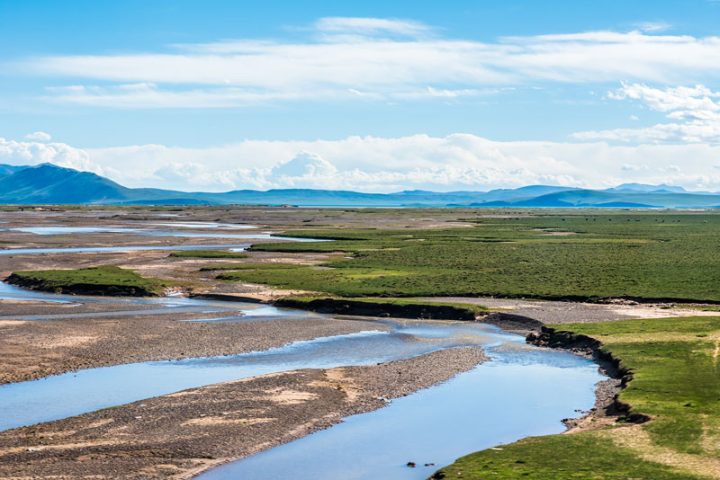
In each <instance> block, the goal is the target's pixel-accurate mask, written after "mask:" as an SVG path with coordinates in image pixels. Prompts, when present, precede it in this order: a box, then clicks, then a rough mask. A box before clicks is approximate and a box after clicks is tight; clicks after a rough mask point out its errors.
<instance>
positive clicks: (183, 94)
mask: <svg viewBox="0 0 720 480" xmlns="http://www.w3.org/2000/svg"><path fill="white" fill-rule="evenodd" d="M645 30H651V31H655V32H657V31H658V30H657V25H655V26H654V27H653V26H652V25H650V24H648V25H646V28H645ZM312 32H313V35H314V36H313V35H311V36H310V37H309V38H308V39H307V40H306V41H298V42H290V41H279V40H277V41H273V40H257V39H240V40H231V41H223V42H215V43H206V44H196V45H179V46H177V45H176V46H175V47H174V49H173V50H171V51H169V52H167V53H136V54H117V55H68V56H49V57H42V58H33V59H28V60H26V61H24V62H21V63H20V64H16V65H15V68H16V69H19V70H20V71H21V72H25V73H30V74H35V75H48V76H57V77H70V78H73V81H74V82H78V81H80V83H81V84H80V85H75V86H70V87H64V88H55V89H52V90H50V91H49V92H50V95H51V96H53V97H54V98H55V99H56V100H58V101H62V102H71V103H72V102H74V103H79V104H83V105H99V106H121V107H132V108H137V107H173V106H182V107H223V106H228V105H230V106H237V105H245V104H248V103H258V102H277V101H293V100H306V99H310V100H319V99H322V100H356V101H357V100H386V99H400V100H411V99H418V98H425V99H432V98H437V97H442V98H447V97H448V96H458V95H468V94H476V93H477V92H482V91H487V89H488V88H496V87H505V86H509V85H524V84H538V83H540V82H571V83H602V82H619V81H621V80H624V81H630V82H661V83H666V84H667V83H675V84H680V83H688V82H699V81H707V80H708V79H709V78H712V79H716V78H718V77H720V37H704V38H697V37H693V36H687V35H682V36H681V35H658V34H647V33H643V32H640V31H633V32H627V33H620V32H609V31H600V32H580V33H567V34H553V35H537V36H525V37H505V38H500V39H499V40H497V41H495V42H479V41H475V40H466V39H456V38H446V37H442V36H439V35H436V34H431V32H433V30H432V28H431V27H429V26H427V25H423V24H421V23H418V22H413V21H410V20H400V19H382V18H345V17H340V18H337V17H331V18H324V19H320V20H318V21H317V22H316V23H315V24H314V28H313V30H312ZM94 82H101V84H102V85H103V86H97V85H92V83H94ZM358 93H361V94H360V95H358ZM438 93H441V95H438ZM442 93H448V94H449V95H442Z"/></svg>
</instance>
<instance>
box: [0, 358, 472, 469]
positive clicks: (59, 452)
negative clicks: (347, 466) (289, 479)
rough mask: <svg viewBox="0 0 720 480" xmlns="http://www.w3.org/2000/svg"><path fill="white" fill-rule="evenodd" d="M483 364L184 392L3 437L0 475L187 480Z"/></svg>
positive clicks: (447, 363) (403, 365)
mask: <svg viewBox="0 0 720 480" xmlns="http://www.w3.org/2000/svg"><path fill="white" fill-rule="evenodd" d="M484 360H486V357H485V355H484V354H483V352H482V350H480V349H478V348H454V349H448V350H442V351H437V352H434V353H431V354H428V355H424V356H421V357H416V358H413V359H409V360H402V361H397V362H391V363H387V364H380V365H374V366H367V367H346V368H336V369H328V370H298V371H292V372H287V373H281V374H273V375H265V376H261V377H255V378H251V379H246V380H242V381H236V382H229V383H223V384H217V385H211V386H208V387H203V388H198V389H191V390H186V391H183V392H178V393H175V394H171V395H166V396H162V397H156V398H152V399H148V400H143V401H140V402H135V403H132V404H129V405H124V406H121V407H117V408H111V409H106V410H101V411H98V412H94V413H90V414H86V415H82V416H78V417H72V418H68V419H64V420H60V421H55V422H49V423H44V424H40V425H36V426H32V427H24V428H20V429H15V430H9V431H7V432H2V433H0V477H2V478H28V473H29V472H32V474H31V475H32V478H47V479H49V478H53V479H57V478H63V479H64V478H93V479H114V478H127V479H154V478H176V479H184V478H190V477H191V476H193V475H195V474H197V473H199V472H201V471H203V470H206V469H208V468H211V467H213V466H216V465H219V464H221V463H225V462H228V461H231V460H233V459H237V458H241V457H244V456H247V455H250V454H252V453H255V452H258V451H260V450H264V449H267V448H270V447H272V446H275V445H278V444H281V443H286V442H289V441H291V440H294V439H296V438H299V437H302V436H304V435H307V434H309V433H312V432H313V431H316V430H319V429H323V428H327V427H329V426H331V425H333V424H335V423H338V422H340V421H341V420H342V418H344V417H346V416H349V415H353V414H357V413H362V412H367V411H370V410H374V409H377V408H380V407H382V406H384V405H385V404H386V400H385V399H391V398H396V397H400V396H403V395H407V394H410V393H412V392H415V391H417V390H419V389H422V388H426V387H429V386H432V385H434V384H437V383H440V382H443V381H445V380H448V379H449V378H451V377H453V376H454V375H456V374H457V373H460V372H462V371H467V370H470V369H471V368H473V367H474V366H475V365H477V364H478V363H481V362H483V361H484Z"/></svg>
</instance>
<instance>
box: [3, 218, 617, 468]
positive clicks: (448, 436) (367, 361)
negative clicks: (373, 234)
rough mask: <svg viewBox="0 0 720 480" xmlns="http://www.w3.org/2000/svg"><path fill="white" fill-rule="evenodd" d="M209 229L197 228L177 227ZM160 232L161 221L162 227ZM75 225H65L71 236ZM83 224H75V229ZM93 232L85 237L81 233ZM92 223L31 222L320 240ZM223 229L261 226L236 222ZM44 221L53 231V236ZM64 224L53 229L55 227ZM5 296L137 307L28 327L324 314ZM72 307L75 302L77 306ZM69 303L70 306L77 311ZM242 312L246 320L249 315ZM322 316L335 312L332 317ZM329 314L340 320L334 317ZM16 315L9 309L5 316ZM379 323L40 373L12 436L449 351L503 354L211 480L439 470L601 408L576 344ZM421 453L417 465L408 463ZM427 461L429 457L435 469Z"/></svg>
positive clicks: (11, 411) (16, 389)
mask: <svg viewBox="0 0 720 480" xmlns="http://www.w3.org/2000/svg"><path fill="white" fill-rule="evenodd" d="M170 225H172V226H175V227H179V228H188V229H190V228H215V227H210V226H207V225H211V224H203V225H205V226H203V227H198V224H197V223H192V222H190V223H187V227H182V226H180V225H179V224H169V223H168V226H170ZM158 226H161V225H158ZM61 228H65V230H59V229H61ZM67 228H74V229H75V231H72V232H71V231H68V230H67ZM80 228H82V229H84V230H82V231H80V230H78V229H80ZM89 228H91V227H32V231H31V229H30V228H26V229H24V230H25V231H28V233H34V234H37V235H56V234H63V233H78V234H85V233H118V234H125V233H131V234H133V233H134V234H142V235H150V236H179V237H188V236H189V237H195V236H197V237H211V238H215V237H222V238H248V239H250V238H254V239H256V238H266V237H267V238H272V239H278V240H288V241H317V240H315V239H305V238H302V239H300V238H292V237H274V236H273V237H270V235H269V234H268V233H265V232H260V233H257V234H250V233H248V234H247V235H246V234H205V233H193V232H163V231H155V230H140V229H132V228H124V227H108V228H106V229H101V230H97V231H88V229H89ZM221 228H228V229H229V228H238V229H241V228H251V226H248V227H245V226H234V227H221ZM42 229H45V230H42ZM48 229H51V230H48ZM248 246H249V244H240V245H227V244H224V245H181V246H165V245H163V246H147V245H144V246H143V245H139V246H129V247H128V246H117V247H116V246H113V247H77V248H29V249H23V248H18V249H4V250H0V255H10V254H43V253H66V252H123V251H132V250H197V249H239V250H242V249H244V248H247V247H248ZM0 299H12V300H40V301H45V302H55V303H59V304H60V303H61V304H82V303H104V302H107V303H112V304H127V305H128V308H127V309H126V310H121V311H116V310H113V311H111V312H103V313H84V312H77V313H75V312H73V311H72V308H70V306H68V305H64V306H63V310H62V311H60V308H58V312H57V313H51V314H46V315H25V316H21V317H18V316H14V317H11V316H7V318H8V319H10V318H14V319H22V320H28V321H44V320H62V319H81V318H86V317H98V316H101V315H102V316H118V317H122V316H134V315H139V314H143V315H151V314H154V313H157V314H167V313H190V314H192V313H198V314H199V313H202V314H215V313H217V316H215V317H214V318H209V319H191V320H189V321H200V322H203V321H204V322H213V321H258V320H262V319H266V318H275V319H277V318H281V319H287V320H292V319H294V318H306V317H307V316H308V315H315V316H321V315H318V314H311V313H308V312H304V311H299V310H291V309H278V308H275V307H272V306H267V305H259V304H252V303H242V302H223V301H216V300H201V299H188V298H182V297H167V298H118V297H112V298H104V297H87V296H75V295H57V294H50V293H43V292H34V291H28V290H24V289H19V288H16V287H13V286H10V285H7V284H4V283H0ZM66 307H68V308H66ZM66 310H67V311H66ZM238 313H240V315H239V316H238ZM321 317H323V316H321ZM324 317H325V318H327V321H329V322H331V321H333V319H332V317H330V316H324ZM2 318H4V317H1V316H0V319H2ZM372 321H373V322H375V324H376V325H377V328H370V329H367V330H364V331H360V332H356V333H351V334H345V335H334V336H328V337H320V338H315V339H311V340H304V341H297V342H293V343H290V344H287V345H283V346H280V347H277V348H271V349H268V350H264V351H257V352H248V353H242V354H237V355H230V356H222V357H205V358H192V359H184V360H173V361H152V362H139V363H131V364H124V365H116V366H109V367H102V368H91V369H84V370H79V371H76V372H70V373H66V374H61V375H56V376H51V377H46V378H43V379H40V380H34V381H27V382H18V383H13V384H7V385H1V386H0V430H7V429H11V428H16V427H21V426H27V425H33V424H36V423H40V422H47V421H51V420H57V419H62V418H66V417H70V416H74V415H79V414H83V413H87V412H92V411H96V410H99V409H102V408H108V407H113V406H118V405H123V404H127V403H130V402H134V401H139V400H143V399H147V398H150V397H155V396H159V395H166V394H169V393H173V392H177V391H180V390H185V389H188V388H196V387H202V386H206V385H211V384H216V383H219V382H225V381H232V380H239V379H244V378H249V377H253V376H257V375H263V374H268V373H275V372H283V371H290V370H296V369H301V368H333V367H340V366H356V365H373V364H377V363H381V362H390V361H394V360H402V359H408V358H412V357H416V356H419V355H424V354H427V353H431V352H434V351H438V350H443V349H447V348H457V347H467V346H474V347H481V348H483V349H484V350H485V352H486V353H487V354H488V356H489V357H490V360H489V361H488V362H486V363H484V364H481V365H478V366H477V367H475V368H474V369H472V370H471V371H469V372H465V373H463V374H460V375H458V376H456V377H455V378H453V379H451V380H449V381H447V382H445V383H443V384H440V385H437V386H434V387H432V388H429V389H425V390H422V391H419V392H416V393H414V394H411V395H409V396H407V397H403V398H400V399H396V400H393V401H392V402H391V403H390V404H389V405H388V406H387V407H385V408H382V409H379V410H376V411H373V412H369V413H365V414H361V415H355V416H352V417H349V418H347V419H346V420H345V421H343V422H342V423H340V424H338V425H336V426H333V427H331V428H328V429H326V430H323V431H320V432H317V433H314V434H312V435H309V436H307V437H304V438H301V439H299V440H296V441H294V442H291V443H288V444H285V445H281V446H278V447H275V448H271V449H269V450H266V451H263V452H261V453H259V454H256V455H253V456H251V457H248V458H245V459H242V460H238V461H235V462H232V463H229V464H227V465H224V466H221V467H219V468H216V469H213V470H210V471H208V472H206V473H204V474H202V475H200V476H199V477H198V478H201V479H204V480H230V479H233V480H234V479H239V478H242V479H244V480H254V479H258V480H260V479H263V480H264V479H268V478H292V479H294V480H311V479H312V480H317V479H336V478H342V479H346V480H353V479H357V480H366V479H375V478H392V479H399V480H414V479H418V480H419V479H423V478H427V477H428V476H429V475H430V474H431V473H432V472H433V471H434V470H436V469H437V468H439V467H440V466H442V465H445V464H448V463H451V462H452V461H453V460H455V459H456V458H457V457H459V456H462V455H464V454H467V453H470V452H473V451H476V450H480V449H484V448H489V447H494V446H496V445H500V444H503V443H508V442H512V441H515V440H517V439H520V438H523V437H527V436H532V435H545V434H550V433H558V432H561V431H563V430H564V426H563V424H562V422H561V421H562V419H564V418H569V417H577V416H578V415H579V413H578V412H579V411H580V410H587V409H589V408H591V407H592V405H593V403H594V387H595V384H596V383H597V382H598V381H600V380H602V378H603V377H602V375H601V374H600V373H599V372H598V368H597V365H595V364H594V363H592V362H591V361H589V360H587V359H584V358H581V357H578V356H575V355H572V354H570V353H567V352H562V351H555V350H548V349H543V348H538V347H534V346H531V345H527V344H526V343H525V339H524V338H523V337H521V336H519V335H515V334H511V333H507V332H504V331H502V330H500V329H499V328H497V327H494V326H491V325H487V324H482V323H472V322H455V321H416V320H400V319H375V320H372ZM409 461H412V462H415V463H416V464H417V467H416V468H409V467H407V466H406V463H407V462H409ZM425 464H428V465H427V466H426V465H425Z"/></svg>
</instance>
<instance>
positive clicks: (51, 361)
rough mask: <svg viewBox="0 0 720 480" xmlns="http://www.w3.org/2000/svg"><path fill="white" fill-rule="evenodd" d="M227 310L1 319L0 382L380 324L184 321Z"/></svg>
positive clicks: (313, 319)
mask: <svg viewBox="0 0 720 480" xmlns="http://www.w3.org/2000/svg"><path fill="white" fill-rule="evenodd" d="M227 315H229V314H226V313H219V314H202V315H201V314H197V313H195V314H178V313H173V314H166V315H162V314H155V315H147V316H143V315H141V314H140V315H134V316H129V317H122V318H113V317H109V318H103V316H102V313H98V315H97V317H94V318H83V319H66V320H56V321H46V320H39V321H13V320H3V321H2V322H0V339H2V340H1V341H0V383H9V382H18V381H23V380H31V379H36V378H41V377H45V376H48V375H54V374H59V373H63V372H67V371H71V370H77V369H81V368H92V367H101V366H107V365H116V364H121V363H130V362H143V361H149V360H166V359H176V358H189V357H206V356H216V355H231V354H236V353H242V352H248V351H257V350H265V349H268V348H271V347H278V346H281V345H284V344H286V343H289V342H293V341H297V340H309V339H312V338H316V337H323V336H329V335H341V334H347V333H353V332H358V331H362V330H383V329H385V327H384V326H383V325H380V324H377V323H370V322H364V321H357V320H344V319H334V318H326V317H318V316H312V315H310V316H309V317H308V318H298V319H292V320H286V319H282V318H278V319H277V320H261V321H237V322H206V323H203V322H185V321H181V320H183V319H191V318H192V319H197V318H207V317H218V316H227Z"/></svg>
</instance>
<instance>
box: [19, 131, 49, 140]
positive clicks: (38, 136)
mask: <svg viewBox="0 0 720 480" xmlns="http://www.w3.org/2000/svg"><path fill="white" fill-rule="evenodd" d="M25 140H32V141H35V142H49V141H50V140H52V136H51V135H50V134H49V133H46V132H33V133H28V134H27V135H25Z"/></svg>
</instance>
